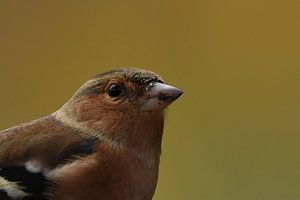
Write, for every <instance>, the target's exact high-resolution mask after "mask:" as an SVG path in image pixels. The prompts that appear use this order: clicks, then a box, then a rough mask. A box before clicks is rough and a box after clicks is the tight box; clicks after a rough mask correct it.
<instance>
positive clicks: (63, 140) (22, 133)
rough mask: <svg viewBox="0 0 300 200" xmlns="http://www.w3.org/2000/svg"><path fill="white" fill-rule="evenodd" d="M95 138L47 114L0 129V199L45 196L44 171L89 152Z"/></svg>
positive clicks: (30, 199) (28, 199)
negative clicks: (32, 120) (43, 116)
mask: <svg viewBox="0 0 300 200" xmlns="http://www.w3.org/2000/svg"><path fill="white" fill-rule="evenodd" d="M97 142H98V140H97V139H96V138H93V137H90V136H87V135H84V134H82V133H81V132H79V131H78V130H76V129H73V128H70V127H66V126H64V124H62V123H60V122H58V121H56V120H55V119H54V118H53V117H51V116H48V117H45V118H41V119H39V120H36V121H34V122H31V123H29V124H23V125H20V126H17V127H13V128H11V129H8V130H5V131H3V132H0V199H1V200H12V199H26V200H44V199H47V192H48V191H49V188H53V187H55V183H53V182H51V180H49V179H47V178H46V174H47V173H49V172H51V171H52V170H53V169H55V168H56V167H57V166H58V165H63V164H66V163H69V162H72V161H74V160H75V159H79V158H81V157H82V156H85V155H89V154H92V153H93V151H94V144H95V143H97Z"/></svg>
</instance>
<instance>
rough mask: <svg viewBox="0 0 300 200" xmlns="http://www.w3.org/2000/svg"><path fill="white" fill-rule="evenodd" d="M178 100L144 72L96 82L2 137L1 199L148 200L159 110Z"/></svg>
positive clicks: (109, 75) (154, 174)
mask: <svg viewBox="0 0 300 200" xmlns="http://www.w3.org/2000/svg"><path fill="white" fill-rule="evenodd" d="M181 94H182V91H181V90H179V89H178V88H175V87H173V86H170V85H167V84H166V83H165V82H164V80H163V79H162V78H161V77H160V76H159V75H158V74H156V73H154V72H150V71H146V70H141V69H134V68H128V69H116V70H112V71H109V72H105V73H102V74H100V75H97V76H95V77H94V78H92V79H91V80H89V81H87V82H86V83H84V84H83V85H82V86H81V87H80V88H79V90H78V91H77V92H76V93H75V94H74V95H73V96H72V97H71V99H70V100H69V101H67V102H66V103H65V104H64V105H63V106H62V107H61V108H60V109H59V110H58V111H56V112H54V113H52V114H50V115H48V116H45V117H42V118H40V119H37V120H34V121H32V122H29V123H24V124H20V125H18V126H15V127H12V128H10V129H7V130H4V131H1V132H0V199H1V200H6V199H30V200H34V199H39V200H41V199H54V200H97V199H98V200H150V199H152V196H153V194H154V191H155V188H156V184H157V178H158V168H159V160H160V153H161V140H162V134H163V126H164V113H163V110H164V108H166V107H167V106H168V105H169V104H170V103H171V102H173V101H174V100H175V99H177V98H178V97H179V96H180V95H181Z"/></svg>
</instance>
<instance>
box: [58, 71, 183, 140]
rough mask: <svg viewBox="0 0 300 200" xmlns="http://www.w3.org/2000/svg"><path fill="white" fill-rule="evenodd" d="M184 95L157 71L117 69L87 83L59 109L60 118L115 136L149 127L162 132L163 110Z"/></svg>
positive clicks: (83, 127)
mask: <svg viewBox="0 0 300 200" xmlns="http://www.w3.org/2000/svg"><path fill="white" fill-rule="evenodd" d="M181 94H182V91H181V90H180V89H178V88H176V87H173V86H170V85H168V84H166V83H165V81H164V80H163V79H162V78H161V77H160V76H159V75H158V74H156V73H154V72H151V71H146V70H141V69H135V68H128V69H116V70H112V71H108V72H105V73H102V74H99V75H97V76H95V77H94V78H92V79H91V80H89V81H87V82H86V83H84V84H83V85H82V86H81V87H80V89H79V90H78V91H77V92H76V93H75V94H74V95H73V97H72V98H71V99H70V100H69V101H68V102H67V103H66V104H65V105H64V106H63V107H62V108H61V109H60V110H59V117H60V118H61V120H62V121H64V122H66V123H69V124H72V126H76V127H77V128H80V129H82V130H86V131H89V132H96V133H99V132H101V133H102V134H103V133H105V134H106V135H109V137H111V138H114V139H115V137H121V138H122V137H124V132H130V131H131V132H132V131H133V130H135V129H142V130H143V129H144V130H146V129H147V128H145V127H148V126H150V127H157V128H158V129H160V130H159V132H162V127H163V110H164V109H165V108H166V107H167V106H168V105H169V104H171V103H172V102H173V101H174V100H175V99H177V98H178V97H179V96H180V95H181ZM150 129H152V128H150ZM136 131H137V130H136ZM152 131H153V132H155V130H152ZM157 131H158V130H157ZM157 131H156V132H157ZM120 132H122V133H123V135H120Z"/></svg>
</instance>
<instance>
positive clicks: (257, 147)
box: [0, 0, 300, 200]
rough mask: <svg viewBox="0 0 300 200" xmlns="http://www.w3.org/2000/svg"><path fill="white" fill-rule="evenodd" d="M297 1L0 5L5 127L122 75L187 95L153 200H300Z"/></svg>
mask: <svg viewBox="0 0 300 200" xmlns="http://www.w3.org/2000/svg"><path fill="white" fill-rule="evenodd" d="M299 10H300V2H299V1H297V0H290V1H280V0H273V1H271V0H246V1H239V0H227V1H223V0H205V1H204V0H181V1H180V0H163V1H161V0H151V1H140V0H128V1H117V0H110V1H108V0H98V1H96V0H94V1H93V0H90V1H79V0H74V1H54V0H44V1H33V0H26V1H8V0H7V1H5V0H0V23H1V29H0V45H1V46H0V91H1V99H0V112H1V115H0V119H1V120H0V128H1V129H4V128H8V127H10V126H12V125H14V124H18V123H20V122H24V121H30V120H32V119H35V118H37V117H40V116H43V115H45V114H47V113H51V112H53V111H55V110H56V109H57V108H59V107H60V106H61V105H62V104H63V103H64V102H65V101H66V100H67V99H68V98H69V97H70V96H71V94H72V93H73V92H74V91H75V90H76V89H77V88H78V87H79V86H80V85H81V83H83V82H84V81H85V80H87V79H89V78H90V77H92V76H93V75H95V74H97V73H100V72H103V71H105V70H108V69H112V68H116V67H140V68H146V69H150V70H153V71H156V72H158V73H160V74H161V75H162V76H163V77H164V78H165V79H166V80H167V81H168V82H169V83H171V84H173V85H175V86H177V87H180V88H182V89H183V90H184V92H185V94H184V95H183V96H182V97H181V98H180V99H178V101H176V102H175V103H174V104H173V105H172V106H171V107H170V108H169V109H168V112H167V121H166V128H165V134H164V142H163V155H162V163H161V170H160V177H159V183H158V188H157V191H156V194H155V198H154V199H155V200H184V199H193V200H194V199H197V200H198V199H199V200H254V199H255V200H299V198H300V156H299V154H300V141H299V139H300V91H299V86H300V56H299V54H300V53H299V52H300V12H299Z"/></svg>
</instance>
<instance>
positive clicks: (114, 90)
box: [107, 83, 124, 98]
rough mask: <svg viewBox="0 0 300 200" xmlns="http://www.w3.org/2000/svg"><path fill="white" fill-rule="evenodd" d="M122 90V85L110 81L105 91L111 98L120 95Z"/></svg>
mask: <svg viewBox="0 0 300 200" xmlns="http://www.w3.org/2000/svg"><path fill="white" fill-rule="evenodd" d="M123 92H124V88H123V86H122V85H120V84H117V83H112V84H111V85H110V86H109V88H108V91H107V93H108V95H109V96H110V97H113V98H115V97H118V96H120V95H121V94H122V93H123Z"/></svg>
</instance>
